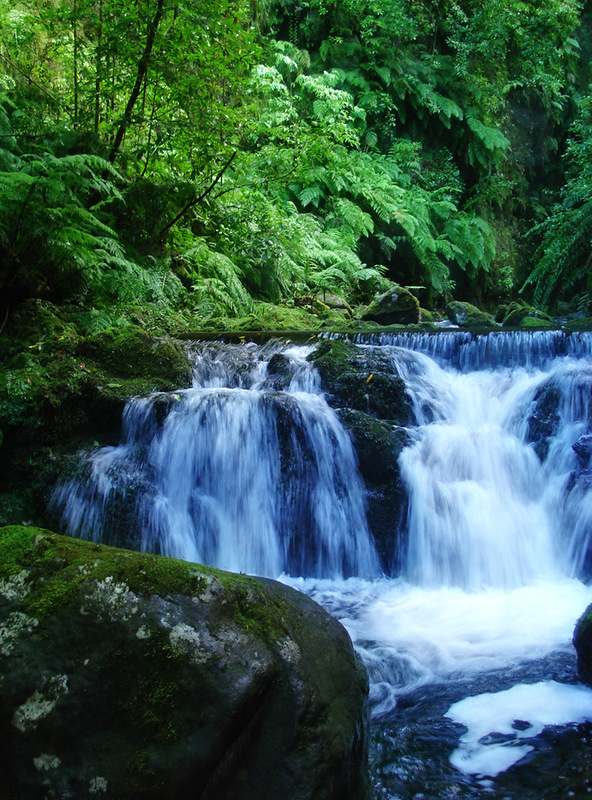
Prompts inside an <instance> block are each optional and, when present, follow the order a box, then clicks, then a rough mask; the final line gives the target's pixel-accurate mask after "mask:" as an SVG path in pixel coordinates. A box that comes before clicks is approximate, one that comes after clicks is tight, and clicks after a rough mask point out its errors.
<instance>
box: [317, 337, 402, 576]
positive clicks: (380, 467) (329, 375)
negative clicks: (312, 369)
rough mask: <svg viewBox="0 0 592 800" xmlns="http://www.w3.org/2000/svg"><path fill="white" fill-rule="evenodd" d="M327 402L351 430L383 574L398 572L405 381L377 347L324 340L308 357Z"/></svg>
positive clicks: (370, 524)
mask: <svg viewBox="0 0 592 800" xmlns="http://www.w3.org/2000/svg"><path fill="white" fill-rule="evenodd" d="M309 358H310V360H311V361H313V362H314V364H315V366H316V368H317V370H318V371H319V373H320V376H321V384H322V387H323V389H324V391H325V393H326V396H327V399H328V401H329V403H330V404H331V405H332V406H333V407H334V408H336V409H337V411H338V413H339V417H340V419H341V422H342V424H343V425H344V427H345V428H346V429H347V430H348V431H349V433H350V435H351V437H352V442H353V445H354V448H355V450H356V454H357V457H358V465H359V468H360V473H361V475H362V477H363V479H364V484H365V487H366V503H367V512H368V513H367V519H368V527H369V528H370V532H371V533H372V535H373V537H374V541H375V544H376V549H377V551H378V554H379V556H380V558H381V561H382V566H383V569H384V570H385V571H387V572H391V571H393V572H396V571H397V570H398V567H399V566H400V564H399V557H398V554H399V552H400V550H401V548H400V546H399V542H398V534H399V532H400V530H401V528H402V525H403V522H404V519H405V514H406V509H407V496H406V492H405V489H404V487H403V484H402V482H401V477H400V472H399V466H398V458H399V454H400V452H401V450H402V449H403V447H405V445H406V444H407V443H408V440H409V437H408V433H407V431H406V430H405V427H406V426H407V425H409V424H411V423H412V421H413V411H412V408H411V401H410V399H409V395H408V394H407V390H406V388H405V383H404V381H403V380H401V378H400V377H399V376H398V375H397V374H396V373H395V369H394V367H393V364H392V362H391V361H390V360H389V358H388V356H387V355H385V354H384V353H383V352H380V349H376V350H373V349H371V348H364V349H363V350H361V349H360V348H358V347H356V346H355V345H352V344H349V343H347V342H343V341H338V340H325V341H323V342H321V344H320V345H319V346H318V348H317V349H316V350H315V351H314V352H313V353H311V355H310V356H309Z"/></svg>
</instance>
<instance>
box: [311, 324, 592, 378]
mask: <svg viewBox="0 0 592 800" xmlns="http://www.w3.org/2000/svg"><path fill="white" fill-rule="evenodd" d="M327 335H328V336H330V337H335V338H343V336H344V335H343V334H327ZM345 338H349V337H347V335H346V337H345ZM351 340H352V341H353V342H354V343H356V344H362V345H374V346H379V347H385V346H386V347H401V348H404V349H406V350H412V351H414V352H419V353H425V355H427V356H429V357H430V358H432V359H435V360H436V361H438V363H440V364H446V365H447V366H449V367H454V368H455V369H458V370H461V371H463V372H466V371H471V370H483V369H499V368H503V369H510V368H515V367H525V368H528V369H544V368H546V367H547V366H548V365H549V364H550V363H551V362H552V361H553V360H554V359H556V358H561V357H564V356H572V357H574V358H585V357H588V356H592V333H589V332H584V333H580V332H574V333H565V332H563V331H554V330H553V331H503V330H500V331H493V332H490V333H483V334H477V333H470V332H468V331H460V330H459V331H450V330H445V331H440V332H437V333H436V332H434V333H425V332H423V333H420V332H404V331H402V332H398V333H357V334H354V335H353V336H352V337H351Z"/></svg>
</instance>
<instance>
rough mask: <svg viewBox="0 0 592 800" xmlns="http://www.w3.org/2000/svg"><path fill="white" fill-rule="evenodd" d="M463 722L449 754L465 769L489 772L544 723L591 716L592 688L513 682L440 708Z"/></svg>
mask: <svg viewBox="0 0 592 800" xmlns="http://www.w3.org/2000/svg"><path fill="white" fill-rule="evenodd" d="M445 716H447V717H449V718H450V719H451V720H453V721H454V722H458V723H460V724H461V725H464V726H465V727H466V728H467V732H466V733H465V734H463V736H461V739H460V746H459V747H458V748H457V749H456V750H455V751H454V753H453V754H452V756H451V757H450V760H451V762H452V764H453V765H454V766H455V767H456V768H457V769H459V770H460V771H461V772H464V773H466V774H468V775H487V776H491V777H493V776H495V775H498V774H499V773H500V772H503V771H504V770H506V769H508V768H509V767H511V766H513V765H514V764H516V763H518V761H520V760H521V759H523V758H524V756H526V755H528V753H530V752H531V751H532V749H533V747H532V746H531V745H529V744H519V742H521V741H522V740H524V739H532V738H533V737H535V736H538V734H539V733H541V732H542V731H543V730H544V728H546V727H548V726H550V725H568V724H570V723H572V724H573V723H579V722H586V721H587V720H590V719H592V689H590V688H588V687H585V686H570V685H566V684H561V683H556V682H555V681H541V682H539V683H532V684H518V685H516V686H513V687H512V688H511V689H507V690H506V691H503V692H486V693H484V694H480V695H475V696H474V697H467V698H465V699H464V700H460V701H459V702H458V703H454V705H452V706H451V707H450V708H449V709H448V711H447V712H446V715H445Z"/></svg>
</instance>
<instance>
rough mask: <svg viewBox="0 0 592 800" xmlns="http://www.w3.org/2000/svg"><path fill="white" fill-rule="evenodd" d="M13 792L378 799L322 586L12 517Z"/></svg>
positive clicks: (353, 682)
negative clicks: (307, 588) (126, 546)
mask: <svg viewBox="0 0 592 800" xmlns="http://www.w3.org/2000/svg"><path fill="white" fill-rule="evenodd" d="M0 673H1V674H2V680H1V682H0V736H1V739H2V748H0V771H1V774H2V781H1V784H2V785H1V787H0V798H2V800H8V798H16V797H18V798H19V800H33V798H40V797H48V798H49V797H53V798H58V799H59V798H66V797H90V796H95V795H96V796H98V797H102V798H105V800H109V799H110V798H113V800H115V799H117V800H120V798H125V799H126V800H139V798H142V800H157V798H159V799H160V798H164V797H171V798H172V797H174V798H176V799H177V800H185V798H194V797H200V798H202V797H203V798H206V797H207V798H210V799H211V798H224V800H234V799H235V798H236V799H237V800H238V798H241V800H242V798H257V799H258V800H276V799H277V798H281V797H286V798H288V797H289V798H290V800H305V799H306V800H313V798H314V800H334V799H335V798H344V800H366V798H367V797H368V785H367V776H366V748H367V740H366V736H367V733H366V724H367V720H366V695H367V678H366V675H365V672H364V670H363V669H362V667H361V666H360V664H359V662H358V660H357V658H356V656H355V653H354V651H353V647H352V645H351V641H350V640H349V637H348V635H347V633H346V632H345V630H344V629H343V627H342V626H341V625H340V624H339V623H338V622H337V621H336V620H334V619H333V618H332V617H331V616H329V614H327V613H326V612H325V611H323V610H322V609H321V608H320V607H319V606H318V605H316V604H315V603H314V602H313V601H312V600H310V598H308V597H306V596H304V595H302V594H300V593H298V592H296V591H294V590H293V589H290V588H289V587H287V586H284V585H282V584H279V583H277V582H275V581H271V580H263V579H260V580H256V579H254V578H250V577H247V576H243V575H240V576H239V575H231V574H229V573H224V572H220V571H217V570H211V569H207V568H205V567H201V566H198V565H192V564H188V563H186V562H180V561H175V560H173V559H168V558H162V557H158V556H150V555H145V554H140V553H132V552H129V551H125V550H117V549H115V548H109V547H105V546H103V545H96V544H91V543H88V542H80V541H77V540H75V539H71V538H69V537H63V536H58V535H56V534H53V533H50V532H48V531H42V530H39V529H33V528H23V527H20V526H12V527H8V528H4V529H0Z"/></svg>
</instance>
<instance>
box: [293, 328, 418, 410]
mask: <svg viewBox="0 0 592 800" xmlns="http://www.w3.org/2000/svg"><path fill="white" fill-rule="evenodd" d="M308 358H309V360H310V361H312V362H313V363H314V365H315V367H316V368H317V369H318V371H319V373H320V375H321V382H322V386H323V389H324V390H325V392H326V393H327V396H328V399H329V402H330V403H331V405H333V406H335V407H336V408H353V409H357V410H359V411H363V412H365V413H368V414H371V415H372V416H374V417H377V418H379V419H385V420H390V421H392V422H395V423H397V424H399V425H407V424H408V423H409V421H410V419H411V416H412V412H411V402H410V399H409V396H408V394H407V391H406V388H405V383H404V382H403V380H401V378H400V377H399V376H398V375H397V374H396V372H395V369H394V367H393V364H392V362H391V361H390V359H389V358H388V356H386V355H385V354H384V353H382V352H381V351H380V348H377V349H376V350H373V349H371V348H364V349H361V348H359V347H356V345H353V344H350V343H349V342H343V341H340V340H336V339H325V340H324V341H322V342H321V343H320V344H319V345H318V347H317V349H316V350H315V351H314V352H313V353H311V354H310V356H309V357H308Z"/></svg>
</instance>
